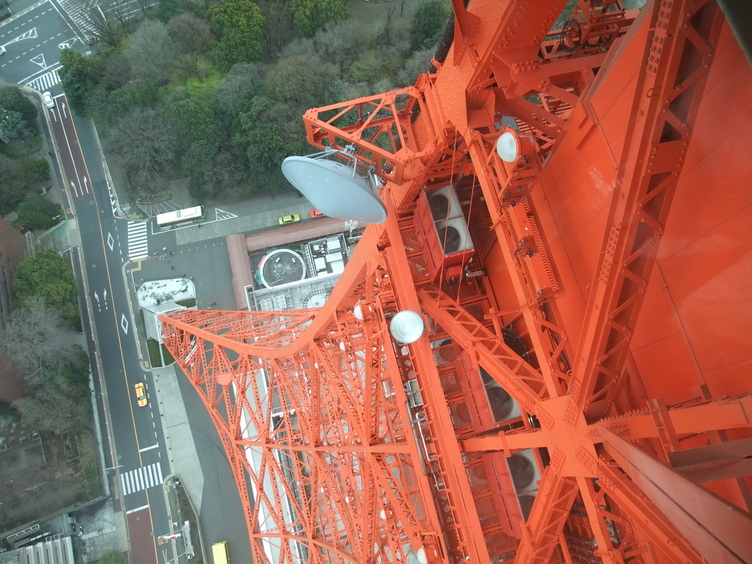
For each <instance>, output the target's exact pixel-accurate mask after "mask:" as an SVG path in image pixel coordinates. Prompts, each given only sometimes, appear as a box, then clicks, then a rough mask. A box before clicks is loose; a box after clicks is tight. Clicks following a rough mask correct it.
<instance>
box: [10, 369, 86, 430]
mask: <svg viewBox="0 0 752 564" xmlns="http://www.w3.org/2000/svg"><path fill="white" fill-rule="evenodd" d="M87 391H88V390H87ZM89 399H90V397H89V396H88V394H86V395H84V394H82V390H81V389H80V386H77V385H76V384H75V383H74V382H71V381H70V380H69V379H68V378H66V376H65V375H64V374H63V373H61V372H57V373H55V374H53V375H52V376H51V377H50V378H49V379H48V380H47V381H46V382H45V385H44V386H43V387H41V388H39V389H38V390H35V391H34V393H33V394H31V395H29V396H26V397H23V398H19V399H17V400H16V401H14V402H13V407H15V408H16V409H17V410H18V411H19V412H20V413H21V419H22V420H23V422H24V424H25V425H26V426H28V427H34V428H37V429H45V430H50V431H74V432H75V431H79V430H81V429H83V428H85V427H87V426H88V425H89V423H90V417H89V415H90V413H91V402H90V401H87V400H89Z"/></svg>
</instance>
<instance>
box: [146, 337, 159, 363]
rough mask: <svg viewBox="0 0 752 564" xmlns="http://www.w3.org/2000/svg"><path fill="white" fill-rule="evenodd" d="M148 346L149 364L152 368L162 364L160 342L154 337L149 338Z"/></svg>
mask: <svg viewBox="0 0 752 564" xmlns="http://www.w3.org/2000/svg"><path fill="white" fill-rule="evenodd" d="M146 346H147V347H148V349H149V364H151V366H152V368H159V367H160V366H162V357H161V356H160V355H159V343H158V342H157V341H155V340H154V339H147V340H146Z"/></svg>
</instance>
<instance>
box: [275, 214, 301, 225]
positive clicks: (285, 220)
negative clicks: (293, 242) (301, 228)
mask: <svg viewBox="0 0 752 564" xmlns="http://www.w3.org/2000/svg"><path fill="white" fill-rule="evenodd" d="M299 221H300V216H299V215H298V214H296V213H294V214H292V215H286V216H284V217H280V218H279V224H280V225H288V224H290V223H297V222H299Z"/></svg>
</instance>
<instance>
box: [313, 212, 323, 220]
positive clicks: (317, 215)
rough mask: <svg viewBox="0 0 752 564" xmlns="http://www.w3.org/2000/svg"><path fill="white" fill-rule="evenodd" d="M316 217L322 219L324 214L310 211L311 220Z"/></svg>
mask: <svg viewBox="0 0 752 564" xmlns="http://www.w3.org/2000/svg"><path fill="white" fill-rule="evenodd" d="M317 217H324V214H323V213H321V212H320V211H319V210H311V219H316V218H317Z"/></svg>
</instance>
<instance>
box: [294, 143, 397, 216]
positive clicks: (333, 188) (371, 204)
mask: <svg viewBox="0 0 752 564" xmlns="http://www.w3.org/2000/svg"><path fill="white" fill-rule="evenodd" d="M327 154H331V152H325V153H319V154H318V155H314V156H313V157H287V158H286V159H285V160H284V161H283V162H282V173H283V174H284V175H285V178H287V180H289V181H290V184H292V185H293V186H295V188H297V189H298V190H299V191H300V193H301V194H303V195H304V196H305V197H306V198H308V201H309V202H311V204H312V205H313V207H314V208H316V209H317V210H319V211H321V213H323V214H324V215H328V216H329V217H337V218H340V219H354V220H356V221H358V222H360V223H367V224H370V223H382V222H383V221H384V220H386V208H385V207H384V204H383V203H382V202H381V199H380V198H379V197H378V195H376V194H375V193H374V191H373V190H372V189H371V187H370V186H369V185H368V182H366V180H365V179H364V178H363V177H362V176H360V174H358V173H357V171H356V169H355V166H348V165H345V164H343V163H340V162H337V161H332V160H329V159H326V158H321V157H323V156H325V155H327ZM345 155H346V156H347V157H348V158H351V159H352V158H353V157H352V156H350V155H347V154H345Z"/></svg>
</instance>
